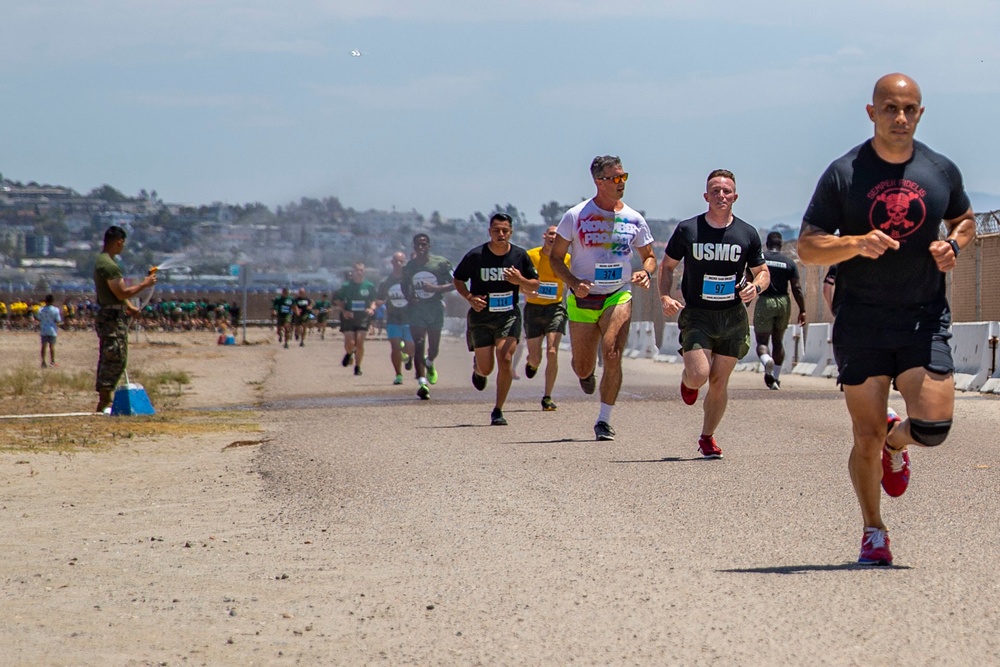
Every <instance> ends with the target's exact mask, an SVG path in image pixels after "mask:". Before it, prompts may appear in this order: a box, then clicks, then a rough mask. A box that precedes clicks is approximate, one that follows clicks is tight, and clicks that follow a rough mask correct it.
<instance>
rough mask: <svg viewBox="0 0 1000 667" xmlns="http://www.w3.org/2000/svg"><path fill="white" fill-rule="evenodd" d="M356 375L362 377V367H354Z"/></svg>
mask: <svg viewBox="0 0 1000 667" xmlns="http://www.w3.org/2000/svg"><path fill="white" fill-rule="evenodd" d="M354 374H355V375H361V366H355V367H354Z"/></svg>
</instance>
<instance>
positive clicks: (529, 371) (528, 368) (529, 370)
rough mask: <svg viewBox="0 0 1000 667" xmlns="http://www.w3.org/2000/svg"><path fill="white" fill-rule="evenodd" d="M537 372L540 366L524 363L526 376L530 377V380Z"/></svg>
mask: <svg viewBox="0 0 1000 667" xmlns="http://www.w3.org/2000/svg"><path fill="white" fill-rule="evenodd" d="M537 372H538V366H532V365H531V364H525V365H524V377H526V378H528V379H529V380H530V379H531V378H533V377H535V373H537Z"/></svg>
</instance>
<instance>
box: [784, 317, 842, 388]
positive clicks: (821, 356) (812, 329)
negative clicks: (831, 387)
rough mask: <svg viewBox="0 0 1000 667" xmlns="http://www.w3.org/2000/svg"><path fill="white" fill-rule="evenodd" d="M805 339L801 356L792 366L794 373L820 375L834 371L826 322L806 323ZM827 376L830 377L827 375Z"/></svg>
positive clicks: (834, 366) (828, 326)
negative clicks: (831, 369) (831, 368)
mask: <svg viewBox="0 0 1000 667" xmlns="http://www.w3.org/2000/svg"><path fill="white" fill-rule="evenodd" d="M804 338H805V341H804V342H803V345H802V356H800V357H799V363H797V364H795V366H794V367H793V368H792V373H794V374H795V375H810V376H812V377H821V376H824V375H825V374H826V373H828V372H830V367H831V366H832V367H833V372H834V373H836V364H835V363H834V361H833V344H832V343H831V342H830V325H829V324H826V323H818V324H807V325H806V326H805V334H804ZM827 377H830V376H829V375H827Z"/></svg>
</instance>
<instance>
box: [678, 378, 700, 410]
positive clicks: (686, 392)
mask: <svg viewBox="0 0 1000 667" xmlns="http://www.w3.org/2000/svg"><path fill="white" fill-rule="evenodd" d="M681 400H683V401H684V403H685V404H686V405H694V402H695V401H697V400H698V390H697V389H691V388H690V387H688V386H687V385H686V384H684V380H681Z"/></svg>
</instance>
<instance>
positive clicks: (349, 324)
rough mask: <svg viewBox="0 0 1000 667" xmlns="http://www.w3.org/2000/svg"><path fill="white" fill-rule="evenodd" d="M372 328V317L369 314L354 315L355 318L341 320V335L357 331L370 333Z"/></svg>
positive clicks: (342, 318)
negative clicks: (369, 329) (369, 330)
mask: <svg viewBox="0 0 1000 667" xmlns="http://www.w3.org/2000/svg"><path fill="white" fill-rule="evenodd" d="M370 326H371V316H370V315H368V313H365V312H361V313H354V317H348V318H345V317H341V318H340V331H341V333H352V332H356V331H368V328H369V327H370Z"/></svg>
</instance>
